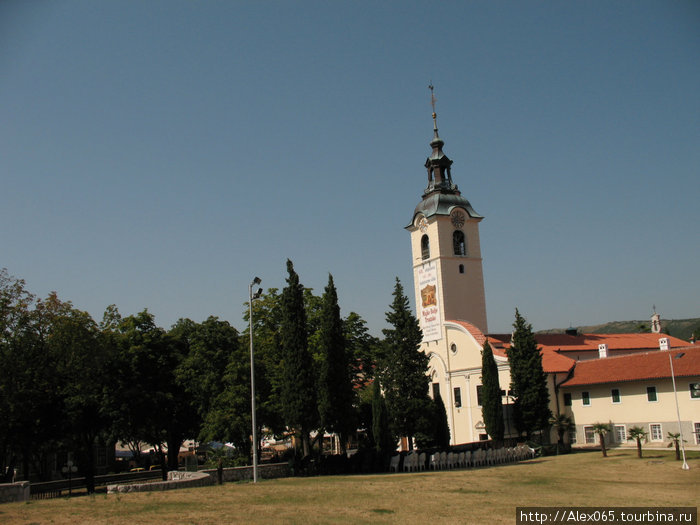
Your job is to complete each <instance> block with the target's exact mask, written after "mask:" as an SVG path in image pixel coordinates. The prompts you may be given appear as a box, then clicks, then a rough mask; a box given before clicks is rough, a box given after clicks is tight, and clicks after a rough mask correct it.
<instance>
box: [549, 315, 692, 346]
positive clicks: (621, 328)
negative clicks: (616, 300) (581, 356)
mask: <svg viewBox="0 0 700 525" xmlns="http://www.w3.org/2000/svg"><path fill="white" fill-rule="evenodd" d="M576 329H577V330H578V331H579V332H580V333H582V334H630V333H643V332H650V331H651V322H650V321H649V320H648V319H647V320H642V321H612V322H609V323H605V324H597V325H592V326H577V327H576ZM565 331H566V328H553V329H550V330H540V331H538V332H537V333H538V334H563V333H564V332H565ZM661 331H662V332H663V333H665V334H668V335H672V336H673V337H677V338H679V339H683V340H684V341H690V338H691V336H692V335H693V333H695V338H696V339H697V338H700V318H695V319H663V318H662V319H661Z"/></svg>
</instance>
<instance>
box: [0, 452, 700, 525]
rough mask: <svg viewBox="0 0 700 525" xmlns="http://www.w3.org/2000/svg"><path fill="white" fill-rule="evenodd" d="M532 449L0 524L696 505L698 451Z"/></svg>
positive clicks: (509, 513) (227, 488) (135, 498)
mask: <svg viewBox="0 0 700 525" xmlns="http://www.w3.org/2000/svg"><path fill="white" fill-rule="evenodd" d="M691 454H692V455H691V456H690V458H691V459H690V461H689V463H690V466H691V470H690V471H682V470H681V468H680V464H679V463H678V462H676V461H673V458H672V453H668V454H667V453H663V452H661V453H654V456H656V457H653V458H652V457H647V458H644V459H641V460H640V459H638V458H636V456H635V452H634V451H617V450H614V451H612V452H611V453H610V456H609V457H608V458H602V457H601V455H600V453H578V454H572V455H568V456H559V457H548V458H539V459H535V460H531V461H527V462H523V463H520V464H517V465H506V466H499V467H491V468H483V469H475V470H455V471H448V472H427V473H417V474H384V475H371V476H331V477H317V478H289V479H280V480H270V481H262V482H261V483H258V484H257V485H253V484H251V483H237V484H226V485H223V486H215V487H207V488H199V489H185V490H176V491H169V492H152V493H134V494H122V495H112V494H110V495H97V496H93V497H80V498H72V499H67V498H64V499H59V500H45V501H33V502H31V503H28V504H27V503H12V504H5V505H1V506H0V523H3V524H7V523H9V524H23V525H29V524H32V523H36V524H41V525H44V524H74V523H79V524H81V525H88V524H103V523H104V524H107V523H108V524H116V525H120V524H124V525H126V524H129V525H131V524H134V523H139V524H142V523H143V524H156V523H158V524H160V523H177V524H181V523H184V524H197V525H207V524H212V525H215V524H224V523H225V524H229V523H270V522H283V523H292V524H295V523H298V524H304V525H308V524H310V523H367V524H369V523H405V522H407V521H408V522H416V521H428V520H429V521H430V522H431V523H509V524H512V523H514V521H515V507H516V506H534V505H541V506H582V507H583V506H619V507H620V506H646V505H649V506H697V505H698V495H697V487H698V483H699V482H700V459H698V458H699V457H700V454H699V453H691Z"/></svg>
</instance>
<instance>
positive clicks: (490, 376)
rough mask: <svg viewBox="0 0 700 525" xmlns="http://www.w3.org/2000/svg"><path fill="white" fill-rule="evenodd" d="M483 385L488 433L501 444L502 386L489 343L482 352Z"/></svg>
mask: <svg viewBox="0 0 700 525" xmlns="http://www.w3.org/2000/svg"><path fill="white" fill-rule="evenodd" d="M481 383H482V385H483V386H482V390H481V394H482V402H481V411H482V414H483V417H484V425H485V427H486V432H487V433H488V434H489V436H491V439H493V440H494V441H495V442H496V443H501V442H502V441H503V434H504V432H505V424H504V422H503V404H502V402H501V385H500V382H499V380H498V366H497V365H496V361H495V359H494V358H493V351H492V350H491V345H490V344H489V342H488V341H486V342H485V343H484V348H483V350H482V351H481Z"/></svg>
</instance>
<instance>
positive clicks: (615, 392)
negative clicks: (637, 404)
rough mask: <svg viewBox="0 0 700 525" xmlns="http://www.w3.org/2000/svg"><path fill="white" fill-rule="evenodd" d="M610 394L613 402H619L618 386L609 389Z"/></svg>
mask: <svg viewBox="0 0 700 525" xmlns="http://www.w3.org/2000/svg"><path fill="white" fill-rule="evenodd" d="M610 395H611V397H612V402H613V403H619V402H620V389H619V388H613V389H612V390H611V391H610Z"/></svg>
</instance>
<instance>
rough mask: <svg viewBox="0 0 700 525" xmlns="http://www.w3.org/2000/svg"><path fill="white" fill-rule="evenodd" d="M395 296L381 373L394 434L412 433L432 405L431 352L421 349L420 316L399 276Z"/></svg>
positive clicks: (384, 343) (389, 318) (407, 434)
mask: <svg viewBox="0 0 700 525" xmlns="http://www.w3.org/2000/svg"><path fill="white" fill-rule="evenodd" d="M393 296H394V300H393V302H392V304H391V310H390V311H389V312H387V314H386V320H387V322H388V323H389V324H390V325H391V327H392V328H389V329H384V330H382V332H383V333H384V342H383V354H384V355H383V356H382V358H381V365H380V368H381V376H380V379H381V381H382V386H383V387H384V395H385V397H386V404H387V409H388V411H389V420H390V422H391V428H392V431H393V432H394V434H395V435H397V436H406V437H408V438H409V446H411V439H410V438H411V437H412V436H413V435H414V434H415V432H416V430H417V422H418V420H419V419H420V418H421V417H422V416H424V414H425V411H426V410H429V409H430V408H429V407H430V404H429V402H430V398H429V397H428V382H429V378H428V375H427V370H428V356H427V355H425V354H424V353H423V352H421V351H420V343H421V340H422V338H423V335H422V332H421V329H420V326H419V325H418V320H417V319H416V317H415V316H414V315H413V313H412V312H411V311H410V309H409V303H408V298H407V297H406V296H405V295H404V292H403V286H401V281H399V279H398V278H397V279H396V285H395V286H394V293H393Z"/></svg>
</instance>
